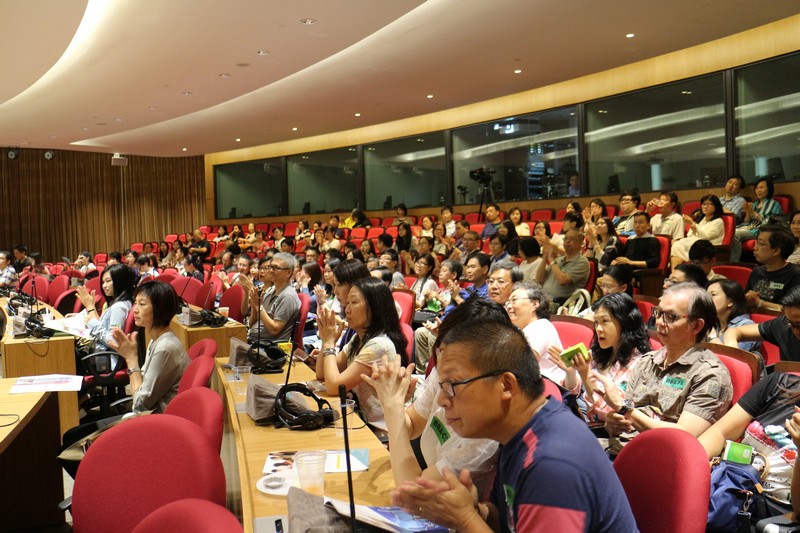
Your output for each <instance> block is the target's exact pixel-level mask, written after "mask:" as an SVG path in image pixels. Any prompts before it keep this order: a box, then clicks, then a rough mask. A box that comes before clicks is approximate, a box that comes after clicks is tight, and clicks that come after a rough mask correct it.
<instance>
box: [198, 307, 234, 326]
mask: <svg viewBox="0 0 800 533" xmlns="http://www.w3.org/2000/svg"><path fill="white" fill-rule="evenodd" d="M200 317H201V318H202V319H203V325H204V326H208V327H210V328H221V327H222V326H224V325H225V324H227V323H228V319H227V318H226V317H224V316H222V315H221V314H219V313H217V312H216V311H208V310H206V309H203V310H202V311H200Z"/></svg>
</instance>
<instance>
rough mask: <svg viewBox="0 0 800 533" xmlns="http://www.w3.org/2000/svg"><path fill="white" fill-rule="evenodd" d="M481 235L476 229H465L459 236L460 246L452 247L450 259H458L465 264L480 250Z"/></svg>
mask: <svg viewBox="0 0 800 533" xmlns="http://www.w3.org/2000/svg"><path fill="white" fill-rule="evenodd" d="M480 246H481V236H480V235H478V232H477V231H472V230H467V231H465V232H464V235H463V237H461V247H460V248H459V247H458V246H457V247H455V248H453V253H452V254H450V259H452V260H453V261H459V262H460V263H461V264H462V265H464V266H466V265H467V263H468V262H469V260H470V259H471V258H472V256H474V255H475V254H477V253H478V252H480V251H481V250H480Z"/></svg>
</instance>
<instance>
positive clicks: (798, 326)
mask: <svg viewBox="0 0 800 533" xmlns="http://www.w3.org/2000/svg"><path fill="white" fill-rule="evenodd" d="M781 320H783V323H784V324H786V325H787V326H789V328H791V329H793V330H794V331H800V323H798V322H790V321H789V317H787V316H786V315H783V318H782V319H781Z"/></svg>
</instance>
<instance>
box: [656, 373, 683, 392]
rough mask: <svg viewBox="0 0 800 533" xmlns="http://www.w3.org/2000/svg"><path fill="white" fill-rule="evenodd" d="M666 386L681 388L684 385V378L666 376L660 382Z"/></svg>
mask: <svg viewBox="0 0 800 533" xmlns="http://www.w3.org/2000/svg"><path fill="white" fill-rule="evenodd" d="M661 383H663V384H664V385H666V386H667V387H669V388H671V389H677V390H683V389H684V388H685V387H686V380H685V379H683V378H676V377H672V376H667V377H665V378H664V380H663V381H662V382H661Z"/></svg>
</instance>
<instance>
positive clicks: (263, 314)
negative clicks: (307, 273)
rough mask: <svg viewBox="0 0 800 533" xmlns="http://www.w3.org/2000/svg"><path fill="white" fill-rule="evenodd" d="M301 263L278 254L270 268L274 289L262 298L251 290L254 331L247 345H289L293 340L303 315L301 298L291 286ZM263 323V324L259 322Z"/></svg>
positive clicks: (249, 323) (249, 321) (248, 321)
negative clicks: (263, 343) (298, 321)
mask: <svg viewBox="0 0 800 533" xmlns="http://www.w3.org/2000/svg"><path fill="white" fill-rule="evenodd" d="M296 266H297V260H296V259H295V258H294V256H293V255H292V254H287V253H277V254H275V256H274V257H273V258H272V263H271V264H270V265H269V267H268V268H269V277H270V278H271V280H272V283H273V286H272V289H270V290H269V291H267V292H266V293H265V294H264V297H263V298H259V293H258V289H256V288H255V287H253V288H252V289H251V290H250V295H249V296H250V314H249V315H248V317H247V323H248V325H249V327H250V329H249V330H248V333H247V341H248V342H251V343H252V342H255V341H285V340H289V339H290V338H291V336H292V330H293V328H294V325H295V322H297V319H298V317H299V315H300V298H299V297H298V296H297V291H295V290H294V288H293V287H292V284H291V280H292V274H294V269H295V267H296ZM259 320H260V324H259V323H258V321H259Z"/></svg>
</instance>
